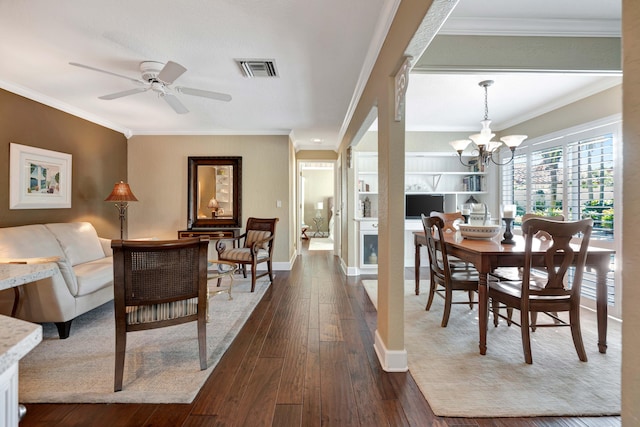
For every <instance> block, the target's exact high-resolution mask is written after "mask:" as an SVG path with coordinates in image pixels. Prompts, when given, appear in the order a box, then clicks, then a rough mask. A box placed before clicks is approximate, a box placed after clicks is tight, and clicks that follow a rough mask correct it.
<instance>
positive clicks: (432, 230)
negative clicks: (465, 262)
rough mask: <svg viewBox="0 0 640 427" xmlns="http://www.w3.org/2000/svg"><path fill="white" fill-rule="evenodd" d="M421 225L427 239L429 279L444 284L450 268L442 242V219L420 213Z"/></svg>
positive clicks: (447, 278)
mask: <svg viewBox="0 0 640 427" xmlns="http://www.w3.org/2000/svg"><path fill="white" fill-rule="evenodd" d="M422 226H423V228H424V235H425V238H426V240H427V253H428V255H429V265H430V269H431V280H434V281H435V282H436V283H438V284H442V285H443V286H444V284H445V283H447V282H449V281H450V280H451V268H450V265H449V257H448V256H447V246H446V245H445V244H443V242H444V221H443V220H442V218H440V217H438V216H425V215H424V214H423V215H422Z"/></svg>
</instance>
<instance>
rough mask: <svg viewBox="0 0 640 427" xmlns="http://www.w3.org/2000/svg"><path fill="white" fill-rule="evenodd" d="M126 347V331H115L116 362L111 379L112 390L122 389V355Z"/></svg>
mask: <svg viewBox="0 0 640 427" xmlns="http://www.w3.org/2000/svg"><path fill="white" fill-rule="evenodd" d="M126 348H127V332H126V331H116V363H115V368H116V369H115V376H114V379H113V391H114V392H115V391H120V390H122V377H123V376H124V355H125V351H126Z"/></svg>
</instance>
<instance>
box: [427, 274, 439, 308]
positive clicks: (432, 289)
mask: <svg viewBox="0 0 640 427" xmlns="http://www.w3.org/2000/svg"><path fill="white" fill-rule="evenodd" d="M437 286H438V285H437V284H436V282H435V281H434V280H433V279H431V284H430V286H429V299H428V300H427V306H426V307H425V308H424V309H425V310H426V311H429V309H430V308H431V304H432V303H433V296H434V295H435V294H436V287H437Z"/></svg>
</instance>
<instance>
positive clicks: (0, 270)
mask: <svg viewBox="0 0 640 427" xmlns="http://www.w3.org/2000/svg"><path fill="white" fill-rule="evenodd" d="M56 269H57V265H56V263H55V262H44V263H38V264H2V263H0V291H1V290H4V289H9V288H13V287H16V286H20V285H24V284H25V283H30V282H35V281H36V280H40V279H44V278H46V277H51V276H53V275H54V274H55V272H56Z"/></svg>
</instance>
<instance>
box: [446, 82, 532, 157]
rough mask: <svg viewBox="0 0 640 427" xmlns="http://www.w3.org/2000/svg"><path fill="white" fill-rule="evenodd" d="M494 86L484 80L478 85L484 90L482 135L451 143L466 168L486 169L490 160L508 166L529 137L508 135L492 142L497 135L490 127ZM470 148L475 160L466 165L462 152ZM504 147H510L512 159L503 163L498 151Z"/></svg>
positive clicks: (478, 134) (477, 134)
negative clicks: (489, 95)
mask: <svg viewBox="0 0 640 427" xmlns="http://www.w3.org/2000/svg"><path fill="white" fill-rule="evenodd" d="M492 84H493V80H483V81H481V82H480V83H478V85H479V86H482V87H483V88H484V120H482V121H481V122H480V123H481V124H482V129H481V130H480V133H476V134H474V135H470V136H469V138H470V139H459V140H456V141H451V142H450V143H449V144H450V145H451V146H452V147H453V149H454V150H456V151H457V152H458V158H459V159H460V163H462V164H463V165H465V166H472V165H474V164H477V165H478V166H481V167H484V165H486V164H488V163H489V160H491V161H492V162H493V163H495V164H496V165H500V166H502V165H506V164H508V163H509V162H511V161H512V160H513V154H514V152H515V150H516V147H517V146H519V145H520V144H522V141H524V140H525V139H526V138H527V135H508V136H503V137H502V138H500V141H492V140H491V139H492V138H493V137H494V136H495V134H494V133H491V128H490V127H489V126H490V125H491V120H489V103H488V101H487V99H488V87H489V86H491V85H492ZM469 147H471V148H472V155H473V156H474V158H472V159H470V160H469V162H468V163H465V162H464V161H463V160H462V152H463V151H464V150H465V149H467V148H469ZM503 147H508V148H509V149H510V150H511V157H510V158H508V159H507V160H506V161H505V162H503V163H501V162H500V161H499V160H500V158H499V156H498V151H500V149H501V148H503Z"/></svg>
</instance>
